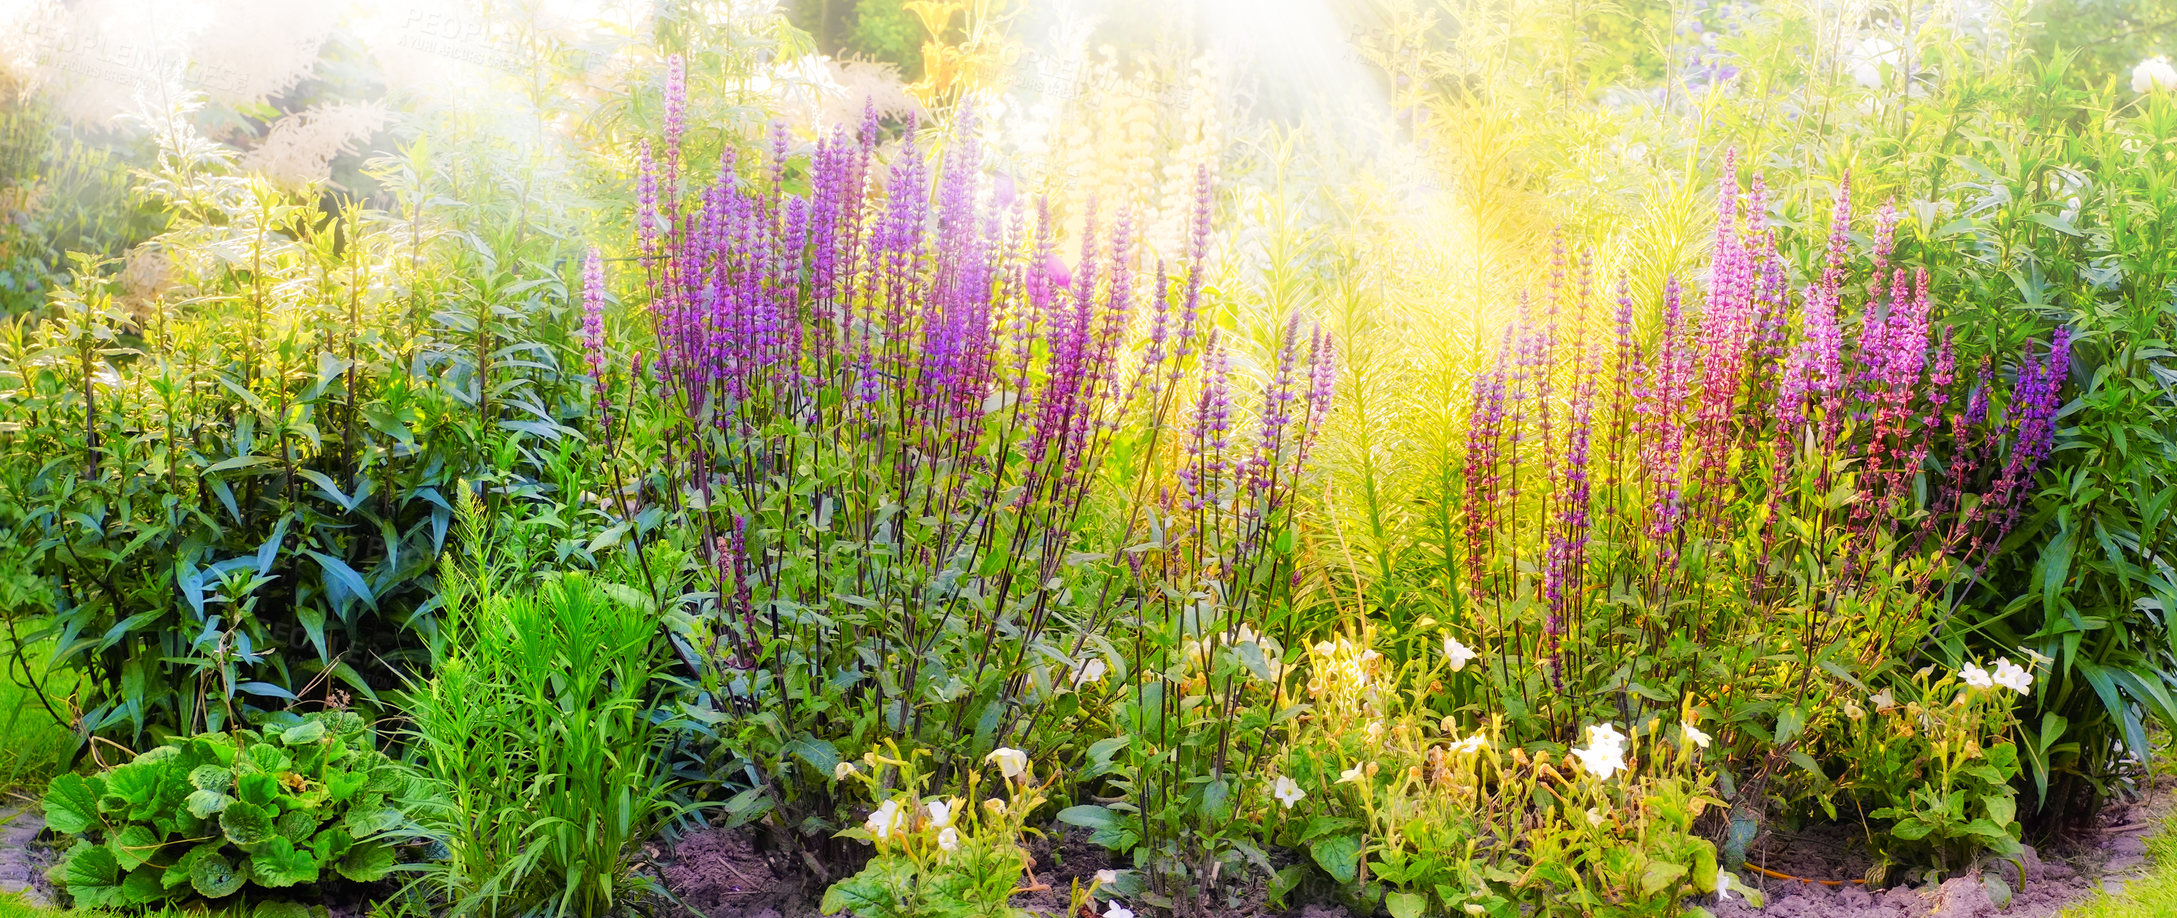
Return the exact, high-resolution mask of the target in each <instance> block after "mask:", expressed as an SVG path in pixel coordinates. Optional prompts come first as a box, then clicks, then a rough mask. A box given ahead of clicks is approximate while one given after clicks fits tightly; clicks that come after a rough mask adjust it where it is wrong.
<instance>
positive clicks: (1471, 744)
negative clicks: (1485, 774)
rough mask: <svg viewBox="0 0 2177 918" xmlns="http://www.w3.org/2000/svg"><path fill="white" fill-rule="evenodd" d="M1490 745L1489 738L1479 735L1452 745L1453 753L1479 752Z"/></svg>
mask: <svg viewBox="0 0 2177 918" xmlns="http://www.w3.org/2000/svg"><path fill="white" fill-rule="evenodd" d="M1488 745H1489V737H1486V736H1483V735H1481V734H1479V733H1476V734H1474V735H1473V736H1469V737H1467V738H1466V739H1463V740H1460V741H1458V742H1456V743H1453V744H1451V751H1453V752H1477V751H1480V750H1481V749H1483V748H1484V747H1486V746H1488Z"/></svg>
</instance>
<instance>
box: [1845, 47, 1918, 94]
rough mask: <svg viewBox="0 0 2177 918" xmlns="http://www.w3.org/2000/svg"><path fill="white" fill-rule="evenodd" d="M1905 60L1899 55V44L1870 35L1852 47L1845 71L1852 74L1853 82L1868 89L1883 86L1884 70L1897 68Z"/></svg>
mask: <svg viewBox="0 0 2177 918" xmlns="http://www.w3.org/2000/svg"><path fill="white" fill-rule="evenodd" d="M1903 60H1904V58H1903V55H1901V54H1899V53H1898V47H1897V42H1894V41H1891V40H1889V39H1887V38H1884V37H1882V36H1880V35H1870V36H1868V37H1866V38H1864V39H1861V40H1860V43H1859V44H1857V45H1854V46H1853V47H1852V53H1851V56H1850V59H1849V60H1847V61H1845V65H1844V67H1845V69H1846V70H1848V71H1850V72H1851V74H1852V82H1854V83H1858V84H1860V85H1861V86H1863V87H1865V88H1867V89H1876V88H1879V87H1881V86H1882V68H1884V67H1886V66H1887V67H1896V66H1898V65H1899V64H1900V63H1902V62H1903Z"/></svg>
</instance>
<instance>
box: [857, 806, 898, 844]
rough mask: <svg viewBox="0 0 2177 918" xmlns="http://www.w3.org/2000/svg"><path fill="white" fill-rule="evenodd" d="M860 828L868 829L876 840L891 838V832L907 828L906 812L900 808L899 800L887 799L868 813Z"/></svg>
mask: <svg viewBox="0 0 2177 918" xmlns="http://www.w3.org/2000/svg"><path fill="white" fill-rule="evenodd" d="M862 828H864V829H868V830H869V834H871V835H874V836H876V837H877V840H878V841H884V840H886V839H888V838H891V837H892V833H894V832H899V831H903V830H905V829H906V828H907V813H906V811H904V810H902V809H900V802H899V801H897V800H887V801H885V802H884V803H882V804H879V805H878V806H877V809H876V810H875V811H873V812H871V813H870V814H869V819H868V820H867V821H865V822H863V823H862Z"/></svg>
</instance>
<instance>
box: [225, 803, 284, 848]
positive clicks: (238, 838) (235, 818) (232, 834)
mask: <svg viewBox="0 0 2177 918" xmlns="http://www.w3.org/2000/svg"><path fill="white" fill-rule="evenodd" d="M219 830H220V832H221V833H222V834H224V835H226V836H227V840H228V841H230V842H233V843H235V844H236V845H239V846H241V847H242V848H243V849H244V850H248V849H249V848H250V846H252V845H258V844H262V843H264V842H266V841H268V840H270V839H272V838H273V837H274V836H275V835H276V834H277V831H276V830H275V829H274V828H273V825H272V814H271V813H270V812H268V811H266V810H265V808H264V807H262V806H259V805H257V804H254V803H247V802H243V801H236V802H234V803H230V804H227V808H226V809H224V810H221V811H220V813H219Z"/></svg>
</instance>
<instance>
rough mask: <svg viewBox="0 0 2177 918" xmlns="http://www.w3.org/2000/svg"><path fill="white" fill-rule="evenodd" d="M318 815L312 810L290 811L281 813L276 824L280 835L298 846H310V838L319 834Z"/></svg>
mask: <svg viewBox="0 0 2177 918" xmlns="http://www.w3.org/2000/svg"><path fill="white" fill-rule="evenodd" d="M317 823H318V818H317V813H315V812H312V811H310V810H288V811H287V812H284V813H281V814H280V818H279V820H278V821H277V822H276V823H275V825H276V826H277V827H278V829H279V832H280V835H281V836H282V837H284V838H286V839H287V840H288V841H290V842H293V843H295V844H298V845H305V844H309V842H310V836H312V835H315V834H317Z"/></svg>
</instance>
